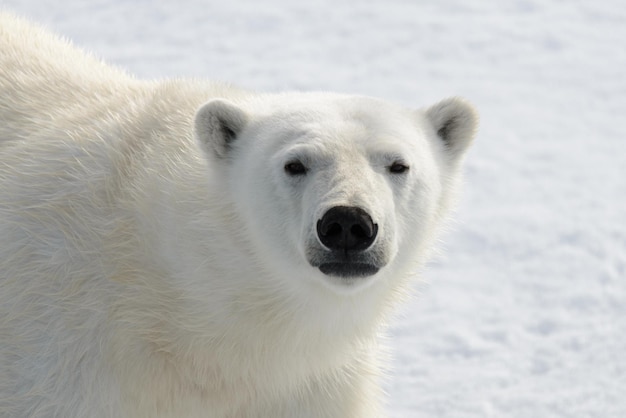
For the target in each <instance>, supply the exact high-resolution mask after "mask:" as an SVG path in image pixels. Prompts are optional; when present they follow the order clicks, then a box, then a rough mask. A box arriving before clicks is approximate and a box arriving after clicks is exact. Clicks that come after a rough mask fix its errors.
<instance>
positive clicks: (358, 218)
mask: <svg viewBox="0 0 626 418" xmlns="http://www.w3.org/2000/svg"><path fill="white" fill-rule="evenodd" d="M377 232H378V225H376V224H375V223H374V222H373V221H372V218H371V216H370V215H369V214H368V213H367V212H365V211H364V210H363V209H361V208H357V207H350V206H335V207H333V208H331V209H329V210H328V211H327V212H326V213H325V214H324V216H323V217H322V219H320V220H319V221H317V235H318V237H319V239H320V241H321V243H322V244H323V245H325V246H326V247H327V248H329V249H331V250H343V251H363V250H365V249H367V248H368V247H369V246H370V245H372V243H373V242H374V240H375V239H376V233H377Z"/></svg>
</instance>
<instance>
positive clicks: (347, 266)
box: [318, 262, 379, 278]
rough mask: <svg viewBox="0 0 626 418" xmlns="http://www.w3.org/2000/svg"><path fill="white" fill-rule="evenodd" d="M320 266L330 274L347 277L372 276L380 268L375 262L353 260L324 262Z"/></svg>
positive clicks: (324, 271) (325, 272)
mask: <svg viewBox="0 0 626 418" xmlns="http://www.w3.org/2000/svg"><path fill="white" fill-rule="evenodd" d="M318 268H319V269H320V271H321V272H322V273H324V274H326V275H328V276H336V277H345V278H355V277H367V276H372V275H374V274H376V273H377V272H378V270H379V267H377V266H375V265H373V264H368V263H352V262H343V263H342V262H333V263H322V264H320V265H319V267H318Z"/></svg>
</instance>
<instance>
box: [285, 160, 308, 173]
mask: <svg viewBox="0 0 626 418" xmlns="http://www.w3.org/2000/svg"><path fill="white" fill-rule="evenodd" d="M285 172H286V173H287V174H289V175H290V176H302V175H305V174H306V167H305V166H304V164H302V163H301V162H300V161H291V162H288V163H287V164H285Z"/></svg>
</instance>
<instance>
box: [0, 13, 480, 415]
mask: <svg viewBox="0 0 626 418" xmlns="http://www.w3.org/2000/svg"><path fill="white" fill-rule="evenodd" d="M203 103H206V104H205V105H203ZM451 121H452V122H451ZM446 124H447V125H446ZM475 125H476V116H475V113H474V112H473V110H472V109H471V107H470V106H469V105H468V104H466V103H465V102H463V101H460V100H458V99H451V100H448V101H444V102H442V103H440V104H437V105H435V106H433V107H432V108H430V109H427V110H424V111H422V110H420V111H413V110H407V109H404V108H401V107H399V106H396V105H392V104H390V103H387V102H384V101H382V100H377V99H371V98H365V97H354V96H343V95H336V94H326V93H288V94H278V95H267V94H255V93H250V92H245V91H241V90H238V89H235V88H232V87H229V86H224V85H218V84H214V83H208V82H206V83H205V82H198V81H164V82H145V81H138V80H135V79H133V78H132V77H130V76H128V75H126V74H125V73H123V72H121V71H119V70H116V69H112V68H110V67H108V66H105V65H104V64H102V63H101V62H99V61H98V60H96V59H94V58H92V57H89V56H86V55H85V54H84V53H82V52H80V51H78V50H76V49H75V48H73V47H72V46H70V45H69V44H68V43H67V42H64V41H62V40H59V39H58V38H56V37H54V36H52V35H50V34H48V33H47V32H45V31H43V30H40V29H39V28H37V27H33V26H31V25H30V24H28V23H25V22H23V21H21V20H19V19H17V18H15V17H13V16H9V15H2V16H0V417H66V418H69V417H86V416H89V417H94V418H97V417H133V418H140V417H145V418H148V417H150V418H156V417H172V418H173V417H176V418H183V417H214V418H217V417H220V418H226V417H229V418H234V417H241V418H243V417H259V418H261V417H272V418H280V417H285V418H304V417H309V418H313V417H315V418H323V417H335V418H339V417H341V418H349V417H352V418H364V417H378V416H381V415H382V410H381V409H380V408H381V406H380V403H381V397H380V395H381V394H380V389H379V387H378V384H377V381H378V376H379V373H380V370H379V360H380V359H379V357H380V355H381V354H380V353H381V351H380V349H379V348H378V344H377V334H378V332H379V331H380V329H381V326H383V325H384V322H385V319H386V317H387V315H388V313H389V311H390V309H391V308H392V307H393V306H394V305H395V304H396V303H397V302H398V300H399V299H401V298H402V296H403V295H405V294H406V287H407V282H408V280H409V279H410V278H411V277H412V276H414V274H415V271H416V269H417V267H418V266H419V265H420V264H421V263H423V261H424V259H425V257H426V254H427V248H428V247H429V246H430V244H431V242H432V239H433V236H434V233H435V231H436V229H437V227H438V226H439V224H440V221H441V218H442V217H443V215H444V214H445V213H446V211H447V209H448V206H449V205H450V199H451V197H452V196H453V192H454V188H455V184H456V180H457V179H458V172H459V163H460V160H461V156H462V154H463V152H464V151H465V149H466V147H467V145H468V144H469V142H470V141H471V139H472V137H473V133H474V129H475ZM444 126H446V129H444V130H442V129H441V128H442V127H444ZM225 128H227V129H225ZM437 132H439V133H440V134H441V135H442V136H441V137H440V136H437ZM227 134H233V135H232V136H229V135H227ZM444 136H445V138H444ZM294 158H296V159H298V160H299V161H302V162H303V163H305V165H306V166H307V170H308V171H307V174H306V175H305V176H302V177H298V178H294V177H290V176H288V175H287V174H286V173H285V169H284V166H285V164H286V163H287V162H288V161H290V159H292V160H293V159H294ZM398 158H400V159H402V161H403V162H404V163H406V164H408V165H409V166H410V168H409V171H408V172H407V173H405V174H402V175H397V174H392V173H390V172H389V170H388V167H389V166H390V164H392V163H394V161H395V160H396V159H398ZM334 205H350V206H359V207H362V208H364V209H366V210H367V211H368V212H369V213H370V214H371V216H372V218H373V219H374V221H375V222H376V223H377V224H378V227H379V232H378V237H377V238H376V242H375V244H373V247H375V249H376V251H377V252H378V257H379V259H380V260H382V261H381V263H384V264H385V265H384V267H382V268H381V269H380V271H379V272H378V273H377V274H375V275H374V276H370V277H366V278H360V279H339V278H336V277H331V276H326V275H324V274H322V273H321V272H320V271H319V270H318V269H317V268H315V267H312V265H311V264H310V263H309V262H308V261H307V260H308V259H307V257H308V254H309V253H308V251H310V248H311V247H316V246H317V247H319V245H320V244H319V243H318V242H317V240H316V236H315V222H316V220H317V219H319V218H320V217H321V216H322V215H323V213H324V212H325V211H326V210H327V209H328V208H330V207H332V206H334Z"/></svg>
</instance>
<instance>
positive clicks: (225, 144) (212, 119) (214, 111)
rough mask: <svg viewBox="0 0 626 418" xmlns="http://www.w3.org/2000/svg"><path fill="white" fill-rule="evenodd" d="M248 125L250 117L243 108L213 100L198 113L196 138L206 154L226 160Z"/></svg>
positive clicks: (223, 101) (195, 124)
mask: <svg viewBox="0 0 626 418" xmlns="http://www.w3.org/2000/svg"><path fill="white" fill-rule="evenodd" d="M247 123H248V115H247V114H246V113H245V112H244V111H243V110H242V109H241V108H239V107H237V106H236V105H235V104H233V103H231V102H229V101H227V100H224V99H213V100H211V101H209V102H207V103H205V104H204V105H203V106H202V107H201V108H200V109H198V111H197V112H196V117H195V120H194V127H195V133H196V138H197V139H198V141H199V142H200V145H201V146H202V148H203V149H204V151H205V152H209V153H212V154H214V155H215V156H217V157H218V158H225V157H226V156H227V155H228V153H229V151H230V149H231V147H232V144H233V142H234V141H235V140H236V139H237V136H238V135H239V134H241V131H243V128H244V127H245V126H246V124H247Z"/></svg>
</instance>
